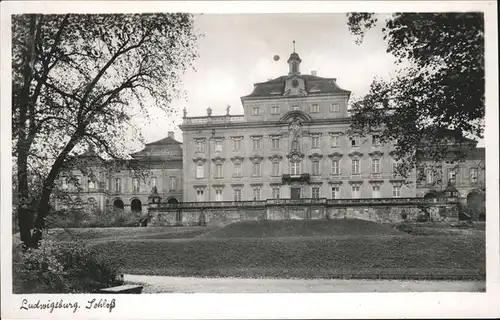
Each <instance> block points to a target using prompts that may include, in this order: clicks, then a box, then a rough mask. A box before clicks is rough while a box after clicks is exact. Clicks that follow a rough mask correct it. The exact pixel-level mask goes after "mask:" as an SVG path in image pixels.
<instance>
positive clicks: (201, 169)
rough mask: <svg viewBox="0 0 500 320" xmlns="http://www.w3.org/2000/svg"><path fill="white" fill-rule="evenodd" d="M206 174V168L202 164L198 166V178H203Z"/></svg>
mask: <svg viewBox="0 0 500 320" xmlns="http://www.w3.org/2000/svg"><path fill="white" fill-rule="evenodd" d="M204 176H205V168H204V166H203V165H202V164H199V165H197V166H196V179H203V177H204Z"/></svg>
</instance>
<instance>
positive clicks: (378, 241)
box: [94, 220, 485, 280]
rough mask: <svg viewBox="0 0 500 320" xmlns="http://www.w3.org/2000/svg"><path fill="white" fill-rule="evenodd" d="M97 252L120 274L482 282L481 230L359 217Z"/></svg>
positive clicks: (228, 230) (131, 241)
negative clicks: (424, 227) (422, 229)
mask: <svg viewBox="0 0 500 320" xmlns="http://www.w3.org/2000/svg"><path fill="white" fill-rule="evenodd" d="M94 245H95V247H96V248H97V249H98V250H99V251H101V252H104V253H105V254H106V255H109V256H111V257H113V258H115V259H119V260H120V261H123V272H125V273H131V274H149V275H165V276H200V277H250V278H261V277H265V278H372V279H373V278H385V279H481V280H482V279H484V277H485V238H484V233H482V234H481V233H471V234H467V235H461V234H453V235H451V234H449V233H445V234H444V235H428V236H425V237H420V236H415V235H411V234H408V233H405V232H402V231H398V230H396V229H395V228H392V227H391V226H390V225H381V224H377V223H374V222H369V221H361V220H333V221H314V220H308V221H304V220H295V221H293V220H292V221H256V222H239V223H235V224H231V225H228V226H225V227H222V228H217V229H213V230H211V231H210V230H208V232H206V233H201V235H198V236H196V237H194V238H184V239H161V237H158V238H157V239H152V238H148V239H143V238H142V237H137V238H121V239H117V240H113V241H107V242H101V241H99V242H98V243H97V242H96V243H95V244H94Z"/></svg>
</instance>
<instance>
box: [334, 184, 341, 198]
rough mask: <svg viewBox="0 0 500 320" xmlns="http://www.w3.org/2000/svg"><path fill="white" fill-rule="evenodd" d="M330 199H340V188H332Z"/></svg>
mask: <svg viewBox="0 0 500 320" xmlns="http://www.w3.org/2000/svg"><path fill="white" fill-rule="evenodd" d="M332 199H340V188H339V187H332Z"/></svg>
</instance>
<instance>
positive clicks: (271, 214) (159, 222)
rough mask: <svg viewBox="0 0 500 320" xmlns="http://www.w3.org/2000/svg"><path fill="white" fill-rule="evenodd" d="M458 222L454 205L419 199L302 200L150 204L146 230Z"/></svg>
mask: <svg viewBox="0 0 500 320" xmlns="http://www.w3.org/2000/svg"><path fill="white" fill-rule="evenodd" d="M421 215H427V216H428V217H430V219H431V220H432V221H456V220H458V201H457V200H454V199H451V200H450V199H447V200H446V201H440V202H431V201H425V200H424V199H420V198H398V199H347V200H327V199H302V200H290V199H284V200H267V201H243V202H204V203H179V204H165V203H161V204H151V205H150V206H149V216H150V221H149V224H148V225H150V226H175V225H184V226H194V225H219V226H220V225H227V224H230V223H233V222H237V221H251V220H288V219H292V220H304V219H325V220H326V219H329V220H332V219H361V220H370V221H375V222H379V223H390V222H401V221H404V220H406V221H415V220H417V218H418V217H419V216H421Z"/></svg>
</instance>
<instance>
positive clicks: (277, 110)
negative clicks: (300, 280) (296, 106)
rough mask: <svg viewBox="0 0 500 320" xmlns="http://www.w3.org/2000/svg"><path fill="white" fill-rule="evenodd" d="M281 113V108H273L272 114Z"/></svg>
mask: <svg viewBox="0 0 500 320" xmlns="http://www.w3.org/2000/svg"><path fill="white" fill-rule="evenodd" d="M279 113H280V107H279V106H272V107H271V114H279Z"/></svg>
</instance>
